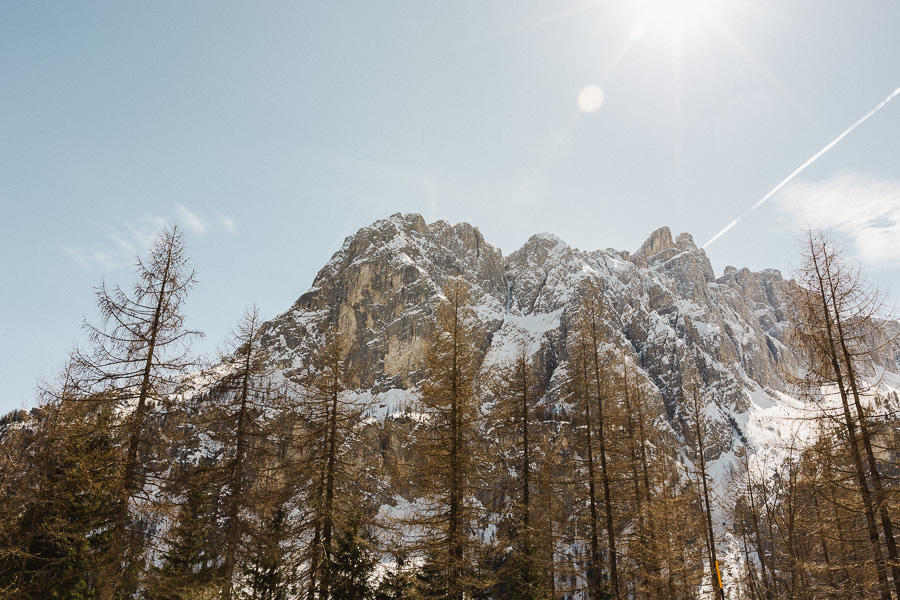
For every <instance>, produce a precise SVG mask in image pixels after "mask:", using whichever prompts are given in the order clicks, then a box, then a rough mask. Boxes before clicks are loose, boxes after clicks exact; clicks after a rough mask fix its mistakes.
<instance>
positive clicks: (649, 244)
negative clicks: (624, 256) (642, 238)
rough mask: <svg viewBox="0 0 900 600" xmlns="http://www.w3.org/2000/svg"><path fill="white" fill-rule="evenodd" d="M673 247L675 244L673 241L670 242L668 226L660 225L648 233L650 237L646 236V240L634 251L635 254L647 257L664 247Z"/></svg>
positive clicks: (670, 236)
mask: <svg viewBox="0 0 900 600" xmlns="http://www.w3.org/2000/svg"><path fill="white" fill-rule="evenodd" d="M674 247H675V244H674V242H672V232H671V231H670V230H669V228H668V227H660V228H659V229H657V230H656V231H654V232H653V233H651V234H650V237H648V238H647V241H646V242H644V243H643V244H641V247H640V249H638V251H637V252H635V255H641V256H643V257H646V258H649V257H652V256H654V255H656V254H657V253H659V252H662V251H663V250H665V249H666V248H674Z"/></svg>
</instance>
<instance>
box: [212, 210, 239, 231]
mask: <svg viewBox="0 0 900 600" xmlns="http://www.w3.org/2000/svg"><path fill="white" fill-rule="evenodd" d="M216 218H217V219H218V220H219V227H221V228H222V231H224V232H225V233H231V234H237V232H238V229H237V225H236V224H235V222H234V219H232V218H231V217H228V216H225V215H223V214H222V213H220V212H219V211H216Z"/></svg>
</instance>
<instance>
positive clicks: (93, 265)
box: [62, 204, 237, 271]
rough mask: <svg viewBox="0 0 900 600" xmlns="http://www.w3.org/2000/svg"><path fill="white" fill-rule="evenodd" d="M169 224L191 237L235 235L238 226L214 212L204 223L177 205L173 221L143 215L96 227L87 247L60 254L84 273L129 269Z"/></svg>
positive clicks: (75, 248)
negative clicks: (219, 233) (220, 233)
mask: <svg viewBox="0 0 900 600" xmlns="http://www.w3.org/2000/svg"><path fill="white" fill-rule="evenodd" d="M169 223H177V224H178V225H180V226H181V227H183V228H184V230H185V231H187V232H190V233H192V234H194V235H204V234H206V233H207V232H208V231H211V230H213V229H214V230H219V231H224V232H226V233H229V234H236V233H237V225H236V224H235V222H234V219H232V218H231V217H228V216H225V215H224V214H222V213H221V212H219V211H216V212H215V218H213V219H206V218H204V216H202V215H201V214H199V213H197V212H195V211H193V210H191V209H189V208H188V207H187V206H184V205H183V204H179V205H177V206H175V209H174V214H173V215H172V218H163V217H160V216H156V215H144V216H142V217H138V218H135V219H130V220H119V221H116V222H112V223H109V222H107V223H95V224H94V227H95V228H96V229H97V230H99V232H100V235H98V236H95V237H94V239H93V241H92V243H91V245H90V246H89V247H85V246H77V245H67V246H64V247H63V248H62V252H63V254H65V255H66V256H67V257H69V259H71V260H72V261H74V262H75V264H77V265H78V266H79V267H81V268H83V269H89V270H99V271H111V270H114V269H119V268H123V267H129V266H131V265H133V264H134V260H135V257H137V256H138V255H140V254H143V253H144V252H145V251H146V250H147V249H148V248H150V246H151V245H152V244H153V242H154V240H155V239H156V236H157V235H158V234H159V232H160V231H161V230H162V229H163V228H164V227H165V226H166V225H167V224H169ZM207 223H214V224H215V227H213V228H211V227H208V226H207Z"/></svg>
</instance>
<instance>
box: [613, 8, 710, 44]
mask: <svg viewBox="0 0 900 600" xmlns="http://www.w3.org/2000/svg"><path fill="white" fill-rule="evenodd" d="M715 4H716V2H715V0H638V5H639V7H640V9H639V15H640V17H639V19H638V21H637V23H635V25H634V27H633V28H632V30H631V38H632V39H633V40H638V39H640V38H641V37H643V36H644V34H645V33H647V32H648V31H651V30H652V31H664V32H669V33H676V34H681V33H692V32H694V31H696V30H697V29H699V28H700V27H701V26H702V25H703V24H704V23H706V22H708V21H709V20H710V18H711V17H712V15H713V8H714V5H715Z"/></svg>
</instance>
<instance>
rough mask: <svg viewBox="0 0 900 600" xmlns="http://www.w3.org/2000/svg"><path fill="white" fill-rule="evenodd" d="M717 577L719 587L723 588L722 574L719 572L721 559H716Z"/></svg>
mask: <svg viewBox="0 0 900 600" xmlns="http://www.w3.org/2000/svg"><path fill="white" fill-rule="evenodd" d="M716 577H717V578H718V580H719V589H720V590H721V589H722V574H721V573H720V572H719V561H716Z"/></svg>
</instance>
